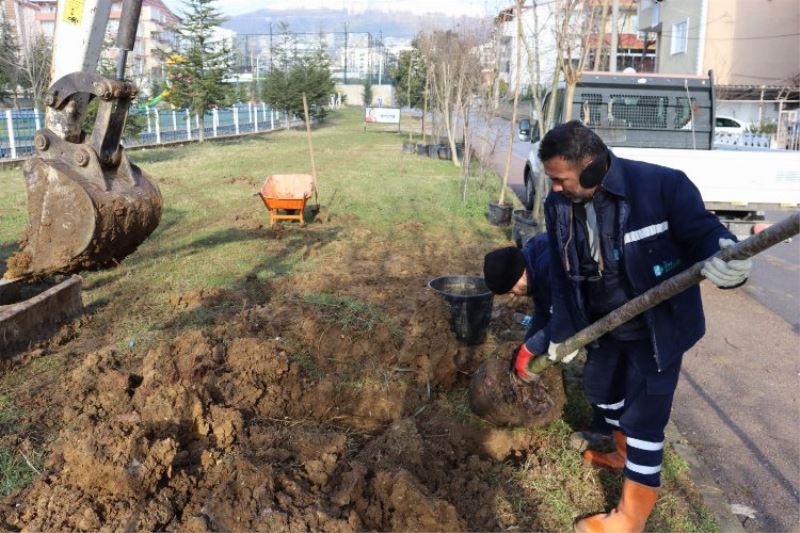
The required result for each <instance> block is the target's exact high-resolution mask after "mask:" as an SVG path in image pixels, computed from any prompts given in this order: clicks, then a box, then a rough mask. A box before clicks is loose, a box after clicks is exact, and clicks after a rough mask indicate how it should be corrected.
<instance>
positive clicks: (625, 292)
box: [572, 190, 650, 341]
mask: <svg viewBox="0 0 800 533" xmlns="http://www.w3.org/2000/svg"><path fill="white" fill-rule="evenodd" d="M592 204H593V206H594V210H595V213H596V215H597V226H598V228H599V231H598V233H599V237H600V259H601V262H600V264H598V262H597V261H595V260H594V258H593V257H592V253H591V249H590V247H589V235H588V232H589V229H588V227H587V225H586V207H585V205H584V204H574V205H573V206H572V212H573V224H574V226H575V227H574V235H575V245H576V249H577V252H578V261H579V273H580V279H579V281H580V283H581V289H582V291H583V295H584V298H585V301H586V307H587V312H588V314H589V320H591V321H592V322H594V321H595V320H597V319H599V318H602V317H604V316H605V315H607V314H608V313H610V312H611V311H613V310H614V309H617V308H618V307H620V306H621V305H623V304H625V303H627V302H628V301H629V300H631V299H632V298H633V297H634V292H633V289H632V288H631V286H630V283H629V282H628V279H627V276H626V275H625V271H624V268H623V263H622V255H621V254H622V244H623V243H618V242H616V240H617V237H616V232H615V228H616V227H617V208H616V202H613V201H611V199H610V198H609V197H608V195H607V193H605V192H604V191H602V190H598V191H597V193H595V195H594V198H593V199H592ZM610 335H611V336H612V337H614V338H615V339H617V340H621V341H627V340H638V339H646V338H648V337H649V336H650V333H649V330H648V329H647V322H646V321H645V318H644V316H642V315H640V316H638V317H636V318H634V319H633V320H631V321H629V322H626V323H625V324H622V325H621V326H619V327H617V328H616V329H614V330H612V331H611V333H610Z"/></svg>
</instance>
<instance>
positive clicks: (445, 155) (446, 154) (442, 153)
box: [439, 144, 453, 160]
mask: <svg viewBox="0 0 800 533" xmlns="http://www.w3.org/2000/svg"><path fill="white" fill-rule="evenodd" d="M452 154H453V152H452V150H450V147H449V146H447V145H445V144H443V145H441V146H439V159H446V160H450V159H453V156H452Z"/></svg>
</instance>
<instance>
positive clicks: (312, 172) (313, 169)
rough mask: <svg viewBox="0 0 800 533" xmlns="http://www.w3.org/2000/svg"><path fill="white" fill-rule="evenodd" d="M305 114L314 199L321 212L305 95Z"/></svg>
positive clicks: (304, 95)
mask: <svg viewBox="0 0 800 533" xmlns="http://www.w3.org/2000/svg"><path fill="white" fill-rule="evenodd" d="M303 112H304V114H305V118H306V136H307V137H308V152H309V154H311V177H312V178H314V199H315V200H316V201H317V211H319V186H318V185H317V165H316V164H315V163H314V145H313V144H311V119H310V118H309V117H308V99H307V98H306V93H303Z"/></svg>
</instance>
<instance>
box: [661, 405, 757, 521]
mask: <svg viewBox="0 0 800 533" xmlns="http://www.w3.org/2000/svg"><path fill="white" fill-rule="evenodd" d="M665 433H666V437H667V439H668V440H669V442H670V443H671V444H672V447H673V448H674V449H675V452H676V453H677V454H678V455H680V456H681V457H682V458H683V460H684V461H686V464H688V465H689V476H690V477H691V478H692V482H694V484H695V486H696V487H697V490H698V491H700V494H701V495H702V496H703V503H705V505H706V507H707V508H708V510H709V511H710V512H711V513H712V514H713V515H714V518H716V519H717V522H719V527H720V529H721V530H722V531H723V532H725V533H747V532H746V530H745V529H744V527H743V526H742V523H741V522H740V521H739V519H738V518H737V517H736V515H734V514H733V513H732V512H731V508H730V505H729V504H728V500H727V498H726V497H725V493H724V492H723V491H722V489H721V488H719V485H717V482H716V481H714V477H713V476H712V475H711V470H710V469H709V468H708V465H706V463H705V461H703V459H702V458H701V457H700V455H699V454H698V453H697V452H696V451H695V449H694V448H693V447H692V446H691V445H690V444H689V441H688V440H687V439H686V437H684V436H683V434H681V432H680V430H679V429H678V427H677V426H676V425H675V423H674V422H672V421H671V420H670V422H669V423H668V424H667V428H666V430H665Z"/></svg>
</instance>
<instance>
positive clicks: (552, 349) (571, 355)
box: [547, 341, 578, 364]
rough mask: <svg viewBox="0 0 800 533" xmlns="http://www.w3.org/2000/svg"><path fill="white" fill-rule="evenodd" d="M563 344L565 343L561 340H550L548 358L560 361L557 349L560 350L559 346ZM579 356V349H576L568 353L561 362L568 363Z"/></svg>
mask: <svg viewBox="0 0 800 533" xmlns="http://www.w3.org/2000/svg"><path fill="white" fill-rule="evenodd" d="M562 344H563V343H561V342H552V341H550V346H549V347H548V348H547V358H548V359H550V360H551V361H558V356H557V355H556V350H558V347H559V346H561V345H562ZM577 356H578V350H575V351H574V352H572V353H568V354H567V355H566V356H565V357H564V358H563V359H562V360H561V362H562V363H564V364H567V363H569V362H570V361H572V360H573V359H575V357H577Z"/></svg>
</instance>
